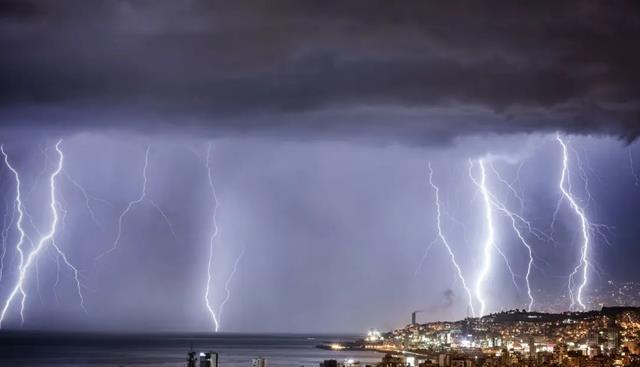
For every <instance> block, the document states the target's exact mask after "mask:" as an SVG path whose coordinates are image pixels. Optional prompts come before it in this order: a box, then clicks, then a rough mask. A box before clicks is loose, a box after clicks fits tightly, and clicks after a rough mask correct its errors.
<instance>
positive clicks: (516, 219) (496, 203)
mask: <svg viewBox="0 0 640 367" xmlns="http://www.w3.org/2000/svg"><path fill="white" fill-rule="evenodd" d="M489 166H490V167H491V169H492V171H493V172H494V173H495V175H496V177H497V178H498V180H499V181H500V182H501V183H502V184H504V185H506V186H507V187H509V190H510V191H511V192H512V193H514V195H515V196H517V197H518V201H519V202H520V203H521V204H522V202H523V200H522V198H520V196H519V195H518V193H517V191H516V190H515V188H513V187H512V186H511V184H509V183H508V182H507V181H506V180H504V179H502V178H500V175H499V173H498V170H496V169H495V167H494V166H493V164H490V165H489ZM488 194H489V196H490V199H491V204H492V205H493V207H494V208H496V209H497V210H498V211H500V212H501V213H502V214H504V215H505V216H507V217H508V218H509V220H510V222H511V228H512V229H513V232H514V233H515V234H516V236H517V237H518V239H519V240H520V243H521V244H522V245H523V246H524V247H525V249H526V250H527V253H528V255H529V261H528V263H527V272H526V274H525V276H524V279H525V284H526V286H527V296H528V297H529V305H528V306H527V310H528V311H531V310H532V308H533V304H534V299H533V294H532V291H531V281H530V276H531V269H532V267H533V265H534V262H533V250H532V248H531V245H529V243H528V241H527V240H526V239H525V237H524V236H523V234H522V232H521V231H520V228H519V223H521V222H522V223H521V224H524V225H525V226H526V227H527V228H528V229H529V233H530V234H533V235H534V236H536V235H537V234H536V232H535V231H534V230H533V228H532V226H531V223H530V222H529V221H527V220H525V219H524V218H523V217H522V216H520V215H517V214H515V213H513V212H512V211H510V210H509V209H508V208H507V206H506V205H505V204H504V203H502V202H501V201H500V200H498V199H497V197H496V196H495V195H494V194H493V193H491V192H488ZM520 208H521V210H522V206H521V207H520Z"/></svg>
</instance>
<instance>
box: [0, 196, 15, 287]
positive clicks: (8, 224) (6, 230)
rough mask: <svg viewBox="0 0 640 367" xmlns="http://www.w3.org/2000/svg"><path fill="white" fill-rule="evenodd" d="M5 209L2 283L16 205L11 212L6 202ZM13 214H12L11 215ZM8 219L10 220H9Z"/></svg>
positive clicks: (1, 266)
mask: <svg viewBox="0 0 640 367" xmlns="http://www.w3.org/2000/svg"><path fill="white" fill-rule="evenodd" d="M5 203H6V205H5V207H6V210H5V212H4V217H3V219H2V224H3V227H2V233H1V235H2V257H0V281H2V277H3V274H4V259H5V257H6V255H7V240H8V239H9V230H10V229H11V226H12V225H13V222H14V220H15V216H16V207H15V203H14V205H12V206H11V210H9V203H8V202H6V200H5ZM9 213H11V214H9ZM7 218H8V220H7Z"/></svg>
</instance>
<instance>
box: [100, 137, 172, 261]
mask: <svg viewBox="0 0 640 367" xmlns="http://www.w3.org/2000/svg"><path fill="white" fill-rule="evenodd" d="M150 151H151V146H150V145H147V149H146V150H145V153H144V165H143V166H142V189H141V190H140V195H139V196H138V198H137V199H135V200H132V201H130V202H129V203H128V204H127V206H126V207H125V209H124V210H123V211H122V212H121V213H120V215H119V216H118V231H117V234H116V238H115V240H114V241H113V245H112V246H111V248H110V249H108V250H107V251H105V252H103V253H102V254H100V255H98V256H97V257H96V260H99V259H101V258H102V257H104V256H106V255H108V254H110V253H112V252H113V251H115V250H117V249H118V244H119V243H120V239H121V238H122V229H123V225H124V218H125V217H126V216H127V214H128V213H129V212H130V211H131V209H133V207H135V206H136V205H139V204H141V203H142V202H144V201H146V202H147V203H149V204H150V205H151V206H152V207H153V208H154V209H155V210H156V211H157V212H158V213H159V214H160V216H161V217H162V219H163V220H164V221H165V223H166V224H167V226H168V227H169V231H170V232H171V235H172V236H173V238H174V240H176V241H177V236H176V233H175V231H174V230H173V225H172V224H171V222H170V221H169V218H168V217H167V215H166V214H165V212H164V211H163V210H162V209H161V208H160V206H158V204H156V202H155V201H153V200H152V199H150V198H148V197H147V183H148V181H149V180H148V178H147V170H148V168H149V152H150Z"/></svg>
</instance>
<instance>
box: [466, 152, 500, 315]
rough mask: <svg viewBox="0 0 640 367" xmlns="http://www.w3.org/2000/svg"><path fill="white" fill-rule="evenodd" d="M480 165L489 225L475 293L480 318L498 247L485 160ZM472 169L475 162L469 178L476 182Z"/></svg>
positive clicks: (484, 307) (483, 197) (481, 188)
mask: <svg viewBox="0 0 640 367" xmlns="http://www.w3.org/2000/svg"><path fill="white" fill-rule="evenodd" d="M478 165H479V166H480V182H479V187H480V193H481V194H482V199H483V202H484V216H485V222H486V225H487V228H486V231H487V238H486V239H485V241H484V245H483V250H482V256H483V261H482V268H481V270H480V274H479V275H478V278H477V279H476V286H475V293H476V298H477V299H478V302H480V316H483V315H484V314H485V313H484V312H485V309H486V303H487V302H486V300H485V299H484V295H483V292H484V288H483V285H484V282H485V280H486V278H487V276H488V275H489V270H490V269H491V257H492V256H491V255H492V249H494V248H497V247H496V245H495V233H494V228H493V210H492V209H491V207H492V205H491V196H490V194H489V190H487V174H486V170H485V167H484V160H482V159H479V160H478ZM472 168H473V162H472V161H469V176H470V177H471V178H472V180H474V181H475V179H474V178H473V175H472V172H471V170H472Z"/></svg>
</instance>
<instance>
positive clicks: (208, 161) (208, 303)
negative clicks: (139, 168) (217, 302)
mask: <svg viewBox="0 0 640 367" xmlns="http://www.w3.org/2000/svg"><path fill="white" fill-rule="evenodd" d="M206 166H207V177H208V179H209V189H210V190H211V196H212V198H213V202H214V203H213V214H212V216H211V224H212V226H213V231H212V232H211V236H210V237H209V261H208V262H207V285H206V289H205V292H204V302H205V305H206V306H207V310H209V314H210V315H211V321H212V322H213V330H214V331H216V332H217V331H218V327H219V323H218V317H217V316H216V312H215V311H214V309H213V306H211V301H210V300H209V298H210V297H209V293H210V290H211V279H212V277H213V273H212V269H211V267H212V262H213V249H214V247H215V242H216V237H218V223H217V215H218V197H217V195H216V188H215V185H214V184H213V175H212V172H211V143H209V146H208V147H207V159H206Z"/></svg>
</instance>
